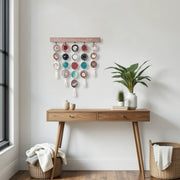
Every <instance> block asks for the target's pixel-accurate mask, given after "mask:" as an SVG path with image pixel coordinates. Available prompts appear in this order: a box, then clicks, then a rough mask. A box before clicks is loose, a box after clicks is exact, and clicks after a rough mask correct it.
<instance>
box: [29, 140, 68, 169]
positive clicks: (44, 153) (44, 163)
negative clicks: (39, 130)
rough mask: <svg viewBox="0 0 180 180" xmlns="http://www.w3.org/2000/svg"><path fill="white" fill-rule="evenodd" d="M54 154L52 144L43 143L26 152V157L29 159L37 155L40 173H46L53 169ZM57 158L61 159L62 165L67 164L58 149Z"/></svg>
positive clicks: (63, 155) (64, 156)
mask: <svg viewBox="0 0 180 180" xmlns="http://www.w3.org/2000/svg"><path fill="white" fill-rule="evenodd" d="M54 152H55V146H54V145H53V144H49V143H43V144H37V145H35V146H33V147H32V148H30V149H29V150H27V151H26V156H27V157H28V158H29V157H33V156H35V155H37V157H38V160H39V164H40V167H41V169H42V171H43V172H46V171H48V170H50V169H51V168H53V162H52V158H53V157H54ZM57 157H61V158H62V161H63V163H64V164H65V165H66V164H67V160H66V155H65V153H64V152H63V151H62V150H61V149H60V148H58V154H57Z"/></svg>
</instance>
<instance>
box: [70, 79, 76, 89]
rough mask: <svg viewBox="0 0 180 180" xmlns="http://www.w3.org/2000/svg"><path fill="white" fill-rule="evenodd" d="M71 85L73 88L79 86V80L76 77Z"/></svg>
mask: <svg viewBox="0 0 180 180" xmlns="http://www.w3.org/2000/svg"><path fill="white" fill-rule="evenodd" d="M71 86H72V87H73V88H75V87H77V86H78V81H77V80H76V79H73V80H72V81H71Z"/></svg>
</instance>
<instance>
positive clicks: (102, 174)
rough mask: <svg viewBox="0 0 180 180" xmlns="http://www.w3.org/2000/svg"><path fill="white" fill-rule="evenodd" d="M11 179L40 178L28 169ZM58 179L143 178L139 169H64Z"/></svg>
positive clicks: (26, 179) (28, 179) (136, 179)
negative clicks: (31, 173) (33, 175)
mask: <svg viewBox="0 0 180 180" xmlns="http://www.w3.org/2000/svg"><path fill="white" fill-rule="evenodd" d="M145 176H146V177H145V180H159V179H157V178H153V177H150V174H149V171H146V172H145ZM10 180H39V179H31V177H30V176H29V173H28V171H19V172H18V173H16V175H14V176H13V177H12V178H11V179H10ZM47 180H48V179H47ZM56 180H142V176H141V175H140V174H139V172H138V171H63V172H62V175H61V177H59V178H56ZM177 180H180V179H177Z"/></svg>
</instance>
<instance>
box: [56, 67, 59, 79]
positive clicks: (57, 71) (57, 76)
mask: <svg viewBox="0 0 180 180" xmlns="http://www.w3.org/2000/svg"><path fill="white" fill-rule="evenodd" d="M55 78H56V79H59V78H60V75H59V70H58V69H56V70H55Z"/></svg>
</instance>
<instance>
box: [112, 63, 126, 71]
mask: <svg viewBox="0 0 180 180" xmlns="http://www.w3.org/2000/svg"><path fill="white" fill-rule="evenodd" d="M114 64H116V66H118V67H119V68H121V69H123V70H125V71H127V68H125V67H124V66H121V65H120V64H118V63H114Z"/></svg>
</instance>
